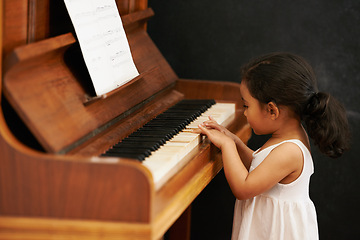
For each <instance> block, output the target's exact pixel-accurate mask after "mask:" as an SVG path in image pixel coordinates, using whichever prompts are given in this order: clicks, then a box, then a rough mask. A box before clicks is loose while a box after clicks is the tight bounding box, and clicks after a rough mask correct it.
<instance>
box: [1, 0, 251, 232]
mask: <svg viewBox="0 0 360 240" xmlns="http://www.w3.org/2000/svg"><path fill="white" fill-rule="evenodd" d="M116 4H117V7H118V10H119V12H120V15H121V18H122V22H123V26H124V29H125V32H126V35H127V38H128V42H129V45H130V49H131V52H132V56H133V59H134V62H135V65H136V67H137V69H138V71H139V73H140V75H139V76H138V77H136V78H135V79H133V80H132V81H130V82H129V83H127V84H126V85H124V86H121V87H119V88H118V89H115V90H113V91H112V92H109V93H108V94H105V95H102V96H99V97H96V96H95V95H94V89H93V87H92V84H91V79H90V77H89V73H88V71H87V69H86V66H85V64H84V60H83V58H82V55H81V51H80V47H79V44H78V41H77V38H76V35H75V33H74V30H73V28H72V24H71V21H70V18H69V16H68V14H67V12H66V8H65V5H64V2H63V1H50V0H1V5H0V13H1V18H0V19H1V38H0V39H1V40H0V42H1V76H2V77H1V85H0V90H1V91H0V92H1V108H0V113H1V114H0V239H110V238H115V239H160V238H161V237H162V236H163V235H164V234H165V233H166V232H168V234H169V237H170V238H171V239H188V238H189V223H190V218H191V215H190V213H191V211H190V206H191V203H192V201H193V200H194V199H195V198H196V197H197V196H198V195H199V193H200V192H201V191H202V190H203V189H204V188H205V187H206V186H207V184H209V182H210V181H211V180H212V179H213V178H214V177H215V176H216V174H217V173H218V172H219V171H220V170H221V168H222V161H221V153H220V152H219V150H218V149H217V148H216V147H214V146H213V145H212V144H211V143H210V142H209V141H208V140H207V139H206V138H204V137H203V136H200V135H198V136H196V137H195V138H194V139H195V140H192V143H191V146H190V147H188V145H186V144H184V147H185V148H186V152H185V153H182V150H181V151H177V152H176V153H172V152H171V151H170V153H169V158H170V160H171V161H179V162H175V163H172V167H169V170H164V171H159V172H161V174H160V175H161V176H160V177H159V176H157V175H156V172H157V170H156V168H155V167H152V166H150V165H149V164H145V163H144V162H146V161H142V160H139V159H134V157H133V156H132V155H126V154H125V155H121V157H119V156H116V155H112V154H106V153H107V152H109V149H113V148H114V145H116V144H118V143H119V142H120V143H121V142H125V140H124V139H127V138H129V136H133V134H136V132H138V131H139V129H142V128H143V126H144V125H149V124H148V123H149V122H151V121H153V119H156V118H157V116H159V115H161V114H163V113H164V112H167V111H169V109H173V107H174V106H177V105H179V103H180V104H182V105H183V108H185V109H187V108H188V107H186V106H185V107H184V104H185V105H186V104H187V103H189V104H191V103H192V102H198V101H196V100H201V99H213V100H214V101H215V102H216V104H215V105H214V106H221V105H224V106H232V107H230V108H231V109H232V110H231V111H230V114H228V115H227V116H226V117H225V118H224V119H223V120H222V122H223V124H224V125H226V126H227V127H228V128H229V129H230V130H231V131H233V132H235V133H236V134H237V135H238V136H239V137H240V138H241V139H242V140H243V141H244V142H246V141H247V140H248V139H249V137H250V134H251V130H250V127H249V125H248V124H247V122H246V118H245V117H244V115H243V107H242V106H243V105H242V100H241V96H240V91H239V84H237V83H232V82H223V81H204V80H189V79H179V78H178V76H177V75H176V73H175V72H174V71H173V69H172V68H171V66H170V65H169V64H168V62H167V61H166V60H165V58H164V57H163V56H162V54H161V52H160V51H159V50H158V48H157V47H156V46H155V44H154V43H153V42H152V40H151V38H150V37H149V35H148V34H147V32H146V24H147V20H148V19H149V18H150V17H152V16H153V15H154V13H153V10H152V9H151V8H148V3H147V0H116ZM190 99H191V100H190ZM184 100H185V101H184ZM200 102H201V101H200ZM189 108H190V107H189ZM208 108H209V110H211V109H212V106H209V107H208ZM204 111H205V113H206V112H207V111H208V110H204ZM204 111H203V112H204ZM220 111H222V110H220ZM211 114H215V115H216V114H217V113H211ZM170 115H172V114H171V110H170ZM180 115H182V114H180ZM165 125H167V124H165ZM169 125H170V124H169ZM158 128H162V127H158ZM164 128H165V127H164ZM183 132H184V134H185V135H191V134H194V133H191V129H190V131H186V127H185V129H184V130H181V131H180V133H183ZM151 133H152V134H154V133H153V131H151ZM142 134H144V133H143V132H140V136H142V137H140V138H139V139H144V138H146V137H145V135H142ZM152 134H150V135H152ZM138 135H139V134H138ZM175 136H176V135H175ZM170 139H171V137H170ZM140 141H141V140H140ZM168 141H171V140H168ZM137 144H138V143H135V145H137ZM165 144H167V143H165ZM172 144H174V143H172ZM176 144H178V143H175V145H176ZM180 145H181V144H180ZM185 145H186V146H185ZM127 146H128V147H129V149H130V148H131V146H129V145H127ZM172 147H174V146H172ZM176 147H177V146H175V147H174V148H176ZM170 148H171V147H170ZM176 149H178V148H176ZM124 151H125V152H127V151H128V150H127V148H125V150H124ZM184 151H185V150H184ZM120 152H121V151H120ZM151 156H153V158H155V162H157V164H158V165H159V166H160V167H162V166H163V164H162V162H161V161H160V160H158V158H161V156H163V154H162V153H160V154H159V153H150V157H151ZM175 156H176V157H175ZM135 158H136V157H135ZM170 160H169V161H170ZM154 169H155V170H154ZM166 171H169V173H168V172H166Z"/></svg>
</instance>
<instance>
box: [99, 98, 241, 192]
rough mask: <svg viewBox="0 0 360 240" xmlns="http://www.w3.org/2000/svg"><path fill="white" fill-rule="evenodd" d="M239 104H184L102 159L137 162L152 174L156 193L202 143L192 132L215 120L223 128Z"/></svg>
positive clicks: (169, 110) (120, 144)
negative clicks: (210, 119)
mask: <svg viewBox="0 0 360 240" xmlns="http://www.w3.org/2000/svg"><path fill="white" fill-rule="evenodd" d="M234 112H235V104H232V103H215V101H214V100H187V99H186V100H182V101H180V102H179V103H177V104H175V105H174V106H173V107H171V108H169V109H168V110H166V111H165V112H163V113H161V114H159V115H158V116H157V117H156V118H154V119H152V120H151V121H149V122H148V123H146V124H145V125H144V126H143V127H141V128H140V129H138V130H137V131H135V132H134V133H132V134H130V135H129V136H128V137H126V138H125V139H123V140H122V141H121V142H119V143H117V144H115V145H114V146H113V147H111V148H110V149H109V150H108V151H106V152H105V153H104V154H102V156H114V157H125V158H134V159H137V160H139V161H141V162H142V164H144V165H145V166H146V167H147V168H148V169H149V170H150V171H151V173H152V175H153V179H154V185H155V189H159V188H161V186H162V185H163V184H164V183H166V182H167V181H168V180H169V179H170V178H171V177H172V176H173V175H174V174H176V172H177V171H178V170H180V169H181V168H182V167H183V166H185V165H186V163H187V162H188V161H189V159H188V158H186V156H187V155H188V154H189V153H190V152H191V151H192V150H193V149H194V148H195V147H196V146H197V145H198V144H199V143H200V141H201V136H200V134H197V133H193V132H192V130H193V129H196V128H198V125H199V124H200V123H202V122H204V121H206V120H208V119H209V116H212V117H213V118H214V119H215V120H216V121H217V122H218V123H219V124H223V123H224V122H225V121H226V120H227V119H229V117H230V116H231V115H232V114H233V113H234Z"/></svg>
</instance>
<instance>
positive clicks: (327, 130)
mask: <svg viewBox="0 0 360 240" xmlns="http://www.w3.org/2000/svg"><path fill="white" fill-rule="evenodd" d="M242 81H244V83H245V84H246V86H247V87H248V89H249V92H250V94H251V95H252V96H253V97H254V98H256V99H257V100H259V102H261V103H265V104H266V103H269V102H274V103H275V104H277V105H279V106H281V105H283V106H288V107H290V108H291V109H292V110H293V111H294V112H295V113H296V114H297V115H298V116H300V119H301V120H303V121H304V122H305V125H306V129H307V132H308V134H309V136H310V137H311V138H312V139H314V141H315V144H316V145H317V146H318V147H319V149H320V151H321V152H323V153H324V154H326V155H328V156H330V157H334V158H336V157H339V156H341V155H342V154H343V152H344V151H345V150H347V149H348V147H349V135H350V134H349V127H348V121H347V117H346V111H345V109H344V107H343V106H342V105H341V104H340V103H339V102H338V101H337V100H336V99H335V98H333V97H332V96H331V95H329V94H328V93H323V92H318V89H317V83H316V77H315V74H314V71H313V70H312V67H311V66H310V65H309V64H308V63H307V62H306V61H305V60H304V59H303V58H302V57H299V56H296V55H294V54H291V53H270V54H267V55H264V56H261V57H258V58H256V59H253V60H251V61H250V62H249V63H248V64H246V65H245V66H243V67H242Z"/></svg>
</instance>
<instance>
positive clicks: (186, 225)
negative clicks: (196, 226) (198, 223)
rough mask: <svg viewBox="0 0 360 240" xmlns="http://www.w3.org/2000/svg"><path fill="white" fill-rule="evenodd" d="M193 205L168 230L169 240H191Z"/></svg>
mask: <svg viewBox="0 0 360 240" xmlns="http://www.w3.org/2000/svg"><path fill="white" fill-rule="evenodd" d="M190 226H191V205H190V206H189V207H188V208H187V209H186V210H185V211H184V212H183V214H182V215H181V216H180V217H179V218H178V219H177V220H176V222H175V223H174V224H173V225H172V226H171V228H170V229H169V230H168V233H167V234H168V238H167V239H169V240H190Z"/></svg>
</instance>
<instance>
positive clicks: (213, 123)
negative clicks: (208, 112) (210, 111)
mask: <svg viewBox="0 0 360 240" xmlns="http://www.w3.org/2000/svg"><path fill="white" fill-rule="evenodd" d="M203 124H204V125H205V127H207V128H213V129H216V130H218V131H220V132H222V133H224V134H225V135H226V136H228V137H230V138H231V139H232V140H234V141H235V139H236V138H237V137H236V136H235V135H234V134H233V133H232V132H230V131H229V130H228V129H227V128H225V127H224V126H221V125H220V124H218V123H217V122H216V121H215V119H214V118H213V117H211V116H210V117H209V120H208V121H205V122H204V123H203Z"/></svg>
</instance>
